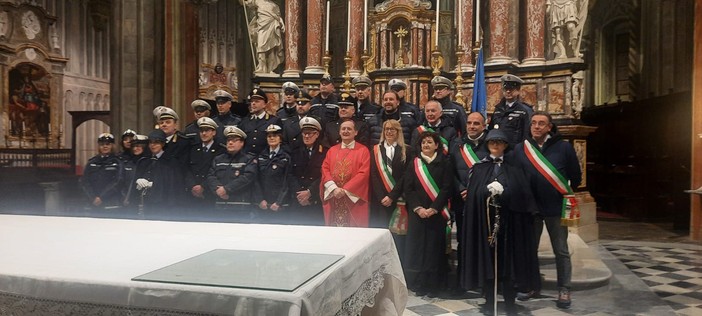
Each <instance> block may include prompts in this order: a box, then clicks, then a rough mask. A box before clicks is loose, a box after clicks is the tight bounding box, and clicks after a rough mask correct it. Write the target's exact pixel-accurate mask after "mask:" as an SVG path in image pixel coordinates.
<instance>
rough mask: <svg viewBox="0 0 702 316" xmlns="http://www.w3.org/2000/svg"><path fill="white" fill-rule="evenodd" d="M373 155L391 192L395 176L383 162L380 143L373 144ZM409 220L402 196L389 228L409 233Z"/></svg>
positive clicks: (384, 184)
mask: <svg viewBox="0 0 702 316" xmlns="http://www.w3.org/2000/svg"><path fill="white" fill-rule="evenodd" d="M373 155H375V167H376V168H377V169H378V173H379V174H380V179H381V180H382V181H383V186H384V187H385V191H388V192H390V191H392V189H393V188H395V178H393V177H392V173H391V172H390V170H389V169H388V166H387V165H386V164H384V163H383V154H382V153H381V152H380V144H377V145H375V146H373ZM407 221H408V217H407V204H406V203H405V200H403V199H402V197H400V198H398V199H397V206H396V207H395V209H394V210H393V212H392V216H391V217H390V224H389V225H388V228H389V229H390V231H391V232H393V233H395V234H398V235H405V234H407Z"/></svg>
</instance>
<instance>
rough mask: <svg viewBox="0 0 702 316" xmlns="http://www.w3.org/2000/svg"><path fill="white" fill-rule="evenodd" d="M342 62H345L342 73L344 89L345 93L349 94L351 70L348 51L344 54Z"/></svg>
mask: <svg viewBox="0 0 702 316" xmlns="http://www.w3.org/2000/svg"><path fill="white" fill-rule="evenodd" d="M344 64H346V73H344V79H345V80H346V81H344V90H345V91H346V93H348V94H351V72H349V70H350V69H351V55H350V54H349V52H346V56H345V57H344Z"/></svg>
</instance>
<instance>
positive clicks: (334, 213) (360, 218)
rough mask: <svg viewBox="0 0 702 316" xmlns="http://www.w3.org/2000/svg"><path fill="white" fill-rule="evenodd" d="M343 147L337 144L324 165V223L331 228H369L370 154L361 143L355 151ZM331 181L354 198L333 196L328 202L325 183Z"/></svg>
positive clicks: (356, 145) (355, 146)
mask: <svg viewBox="0 0 702 316" xmlns="http://www.w3.org/2000/svg"><path fill="white" fill-rule="evenodd" d="M341 146H342V144H337V145H335V146H334V147H332V148H330V149H329V152H327V156H326V158H325V159H324V163H322V180H321V181H320V182H321V183H320V190H319V192H320V195H321V199H322V201H324V202H323V206H324V221H325V223H326V225H327V226H355V227H368V191H369V190H368V189H369V180H370V152H368V148H366V147H365V146H363V145H361V144H359V143H355V145H354V148H353V149H348V148H343V149H342V148H341ZM328 181H334V183H335V184H336V186H337V187H339V188H342V189H344V190H346V191H347V192H349V193H351V194H352V195H353V196H354V198H351V197H349V195H348V194H346V195H344V196H343V197H342V198H334V197H333V196H331V194H329V196H328V198H327V199H326V200H325V199H324V198H325V189H326V187H325V183H327V182H328ZM355 198H357V200H356V202H355V203H354V201H353V199H355Z"/></svg>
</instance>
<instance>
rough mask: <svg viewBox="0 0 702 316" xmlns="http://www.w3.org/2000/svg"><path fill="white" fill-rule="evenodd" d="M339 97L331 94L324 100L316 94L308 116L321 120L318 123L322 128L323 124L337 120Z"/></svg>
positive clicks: (320, 95) (311, 102)
mask: <svg viewBox="0 0 702 316" xmlns="http://www.w3.org/2000/svg"><path fill="white" fill-rule="evenodd" d="M338 103H339V97H338V96H337V95H336V94H335V93H331V94H330V95H329V96H328V97H327V98H326V99H322V94H321V93H319V94H317V95H316V96H315V97H314V98H312V101H310V104H311V105H312V107H311V108H310V113H308V114H309V115H312V116H315V117H319V118H321V119H322V121H320V123H322V126H324V123H325V122H331V121H334V120H337V119H338V118H339V105H338Z"/></svg>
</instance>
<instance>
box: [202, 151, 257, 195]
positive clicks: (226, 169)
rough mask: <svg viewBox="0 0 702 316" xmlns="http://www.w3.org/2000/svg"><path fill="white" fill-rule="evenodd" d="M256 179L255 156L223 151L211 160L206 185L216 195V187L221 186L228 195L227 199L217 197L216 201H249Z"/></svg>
mask: <svg viewBox="0 0 702 316" xmlns="http://www.w3.org/2000/svg"><path fill="white" fill-rule="evenodd" d="M257 179H258V161H257V159H256V156H253V155H250V154H246V153H243V150H242V151H239V152H237V153H236V154H233V155H232V154H230V153H223V154H221V155H219V156H217V157H215V158H214V160H212V168H210V171H209V173H208V174H207V187H208V188H209V189H210V191H211V192H212V193H213V194H214V195H217V193H216V191H217V187H219V186H222V187H224V189H225V190H226V191H227V194H228V195H229V199H228V200H222V199H220V198H219V197H217V202H218V203H226V202H238V203H244V204H246V203H251V202H252V199H253V190H254V187H255V183H256V180H257Z"/></svg>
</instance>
